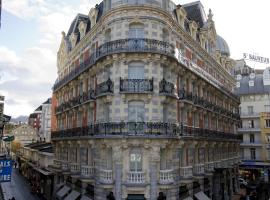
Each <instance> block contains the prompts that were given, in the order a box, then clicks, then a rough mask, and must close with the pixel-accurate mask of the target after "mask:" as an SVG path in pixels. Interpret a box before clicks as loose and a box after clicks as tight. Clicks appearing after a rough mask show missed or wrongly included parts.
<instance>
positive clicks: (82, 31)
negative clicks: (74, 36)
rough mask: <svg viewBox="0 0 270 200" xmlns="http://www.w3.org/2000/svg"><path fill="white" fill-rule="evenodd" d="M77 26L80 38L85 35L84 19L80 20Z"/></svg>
mask: <svg viewBox="0 0 270 200" xmlns="http://www.w3.org/2000/svg"><path fill="white" fill-rule="evenodd" d="M78 28H79V32H80V38H83V37H84V36H85V31H86V23H85V22H84V21H81V22H80V24H79V27H78Z"/></svg>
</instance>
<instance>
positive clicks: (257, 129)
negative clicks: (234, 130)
mask: <svg viewBox="0 0 270 200" xmlns="http://www.w3.org/2000/svg"><path fill="white" fill-rule="evenodd" d="M238 132H248V133H250V132H253V133H255V132H261V128H259V127H256V128H247V127H243V128H238Z"/></svg>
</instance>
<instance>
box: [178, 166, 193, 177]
mask: <svg viewBox="0 0 270 200" xmlns="http://www.w3.org/2000/svg"><path fill="white" fill-rule="evenodd" d="M180 176H181V177H182V178H184V179H190V178H192V176H193V168H192V166H187V167H180Z"/></svg>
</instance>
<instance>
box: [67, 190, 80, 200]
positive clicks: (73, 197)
mask: <svg viewBox="0 0 270 200" xmlns="http://www.w3.org/2000/svg"><path fill="white" fill-rule="evenodd" d="M80 195H81V193H79V192H77V191H75V190H72V191H71V193H69V195H67V197H66V198H65V199H64V200H76V199H77V198H78V197H79V196H80Z"/></svg>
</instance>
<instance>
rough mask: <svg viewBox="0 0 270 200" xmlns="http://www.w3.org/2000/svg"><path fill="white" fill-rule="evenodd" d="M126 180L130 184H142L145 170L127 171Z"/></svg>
mask: <svg viewBox="0 0 270 200" xmlns="http://www.w3.org/2000/svg"><path fill="white" fill-rule="evenodd" d="M127 182H128V183H131V184H143V183H145V172H135V171H134V172H131V171H130V172H128V174H127Z"/></svg>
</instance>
